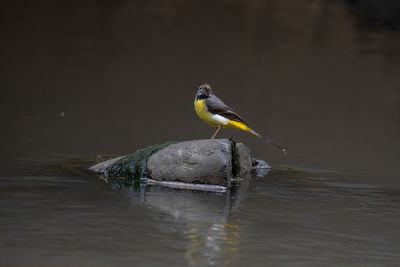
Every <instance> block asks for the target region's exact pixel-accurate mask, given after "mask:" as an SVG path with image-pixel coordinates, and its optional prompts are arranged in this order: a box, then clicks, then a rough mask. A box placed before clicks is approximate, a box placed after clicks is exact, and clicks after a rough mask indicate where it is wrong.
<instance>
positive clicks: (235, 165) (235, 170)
mask: <svg viewBox="0 0 400 267" xmlns="http://www.w3.org/2000/svg"><path fill="white" fill-rule="evenodd" d="M229 141H230V142H231V151H232V176H233V177H238V176H239V174H240V158H239V157H240V155H239V152H238V151H237V148H236V142H235V141H234V140H233V138H229Z"/></svg>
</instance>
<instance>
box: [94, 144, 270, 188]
mask: <svg viewBox="0 0 400 267" xmlns="http://www.w3.org/2000/svg"><path fill="white" fill-rule="evenodd" d="M266 167H267V168H268V167H269V168H270V166H269V165H268V164H267V163H266V162H264V161H262V160H256V159H254V158H252V157H251V153H250V149H249V148H247V147H246V146H245V145H244V144H242V143H236V142H234V141H231V140H228V139H205V140H194V141H186V142H179V143H176V142H167V143H164V144H158V145H153V146H149V147H147V148H144V149H139V150H137V151H136V152H135V153H134V154H131V155H127V156H122V157H118V158H114V159H110V160H107V161H104V162H101V163H98V164H96V165H94V166H92V167H90V168H89V169H90V170H92V171H94V172H96V173H97V174H99V176H100V178H101V179H104V180H105V181H107V182H109V183H111V184H113V185H117V186H118V187H130V186H131V185H132V184H133V183H134V182H135V181H139V180H141V178H148V179H147V181H148V183H152V184H158V185H162V186H169V187H176V188H186V189H199V190H210V191H224V188H221V187H228V186H229V185H230V183H231V177H232V176H240V177H242V178H244V177H245V176H246V174H249V173H250V172H251V171H252V170H253V169H255V170H256V171H257V170H258V169H260V170H261V169H262V168H266ZM262 170H264V169H262ZM260 175H261V174H260Z"/></svg>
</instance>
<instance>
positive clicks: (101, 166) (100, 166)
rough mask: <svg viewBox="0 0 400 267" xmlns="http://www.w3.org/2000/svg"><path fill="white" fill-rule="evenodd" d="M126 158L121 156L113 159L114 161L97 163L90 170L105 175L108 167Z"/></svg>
mask: <svg viewBox="0 0 400 267" xmlns="http://www.w3.org/2000/svg"><path fill="white" fill-rule="evenodd" d="M124 157H125V156H121V157H118V158H113V159H109V160H106V161H103V162H100V163H97V164H96V165H93V166H92V167H90V168H89V170H91V171H94V172H95V173H97V174H105V172H106V170H107V168H108V167H110V166H111V165H113V164H114V163H115V162H117V161H119V160H120V159H122V158H124Z"/></svg>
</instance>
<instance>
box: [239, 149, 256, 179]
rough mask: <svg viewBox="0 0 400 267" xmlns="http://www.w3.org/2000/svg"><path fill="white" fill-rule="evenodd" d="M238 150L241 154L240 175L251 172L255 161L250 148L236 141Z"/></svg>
mask: <svg viewBox="0 0 400 267" xmlns="http://www.w3.org/2000/svg"><path fill="white" fill-rule="evenodd" d="M236 151H237V153H238V156H239V158H238V160H239V169H240V171H239V176H240V175H243V174H246V173H249V172H251V170H252V169H253V162H252V158H251V153H250V149H249V148H248V147H247V146H245V145H244V144H242V143H236Z"/></svg>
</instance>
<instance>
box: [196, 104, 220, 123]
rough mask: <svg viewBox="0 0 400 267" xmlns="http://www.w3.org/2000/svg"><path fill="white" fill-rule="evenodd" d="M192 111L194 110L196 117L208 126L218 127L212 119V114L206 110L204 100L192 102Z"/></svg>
mask: <svg viewBox="0 0 400 267" xmlns="http://www.w3.org/2000/svg"><path fill="white" fill-rule="evenodd" d="M194 109H195V110H196V113H197V115H198V116H199V117H200V119H202V120H203V121H204V122H206V123H208V124H210V125H211V126H217V125H219V123H218V122H216V121H215V120H214V119H213V117H212V115H213V114H212V113H211V112H209V111H208V110H207V107H206V103H205V101H204V99H200V100H196V99H195V100H194Z"/></svg>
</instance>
